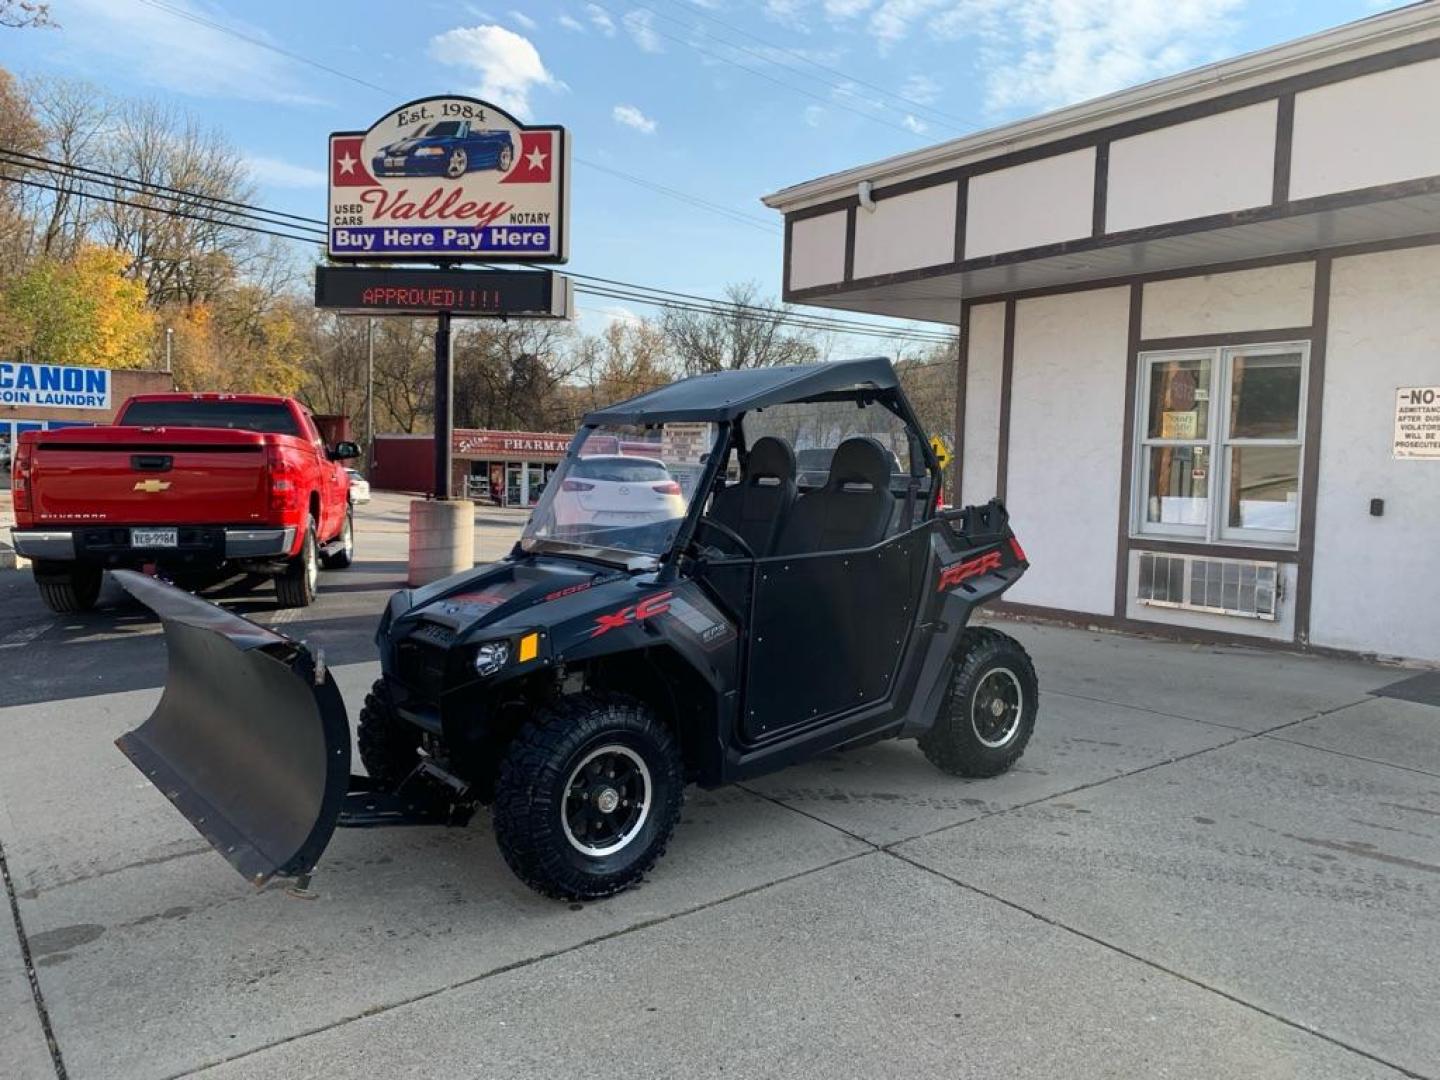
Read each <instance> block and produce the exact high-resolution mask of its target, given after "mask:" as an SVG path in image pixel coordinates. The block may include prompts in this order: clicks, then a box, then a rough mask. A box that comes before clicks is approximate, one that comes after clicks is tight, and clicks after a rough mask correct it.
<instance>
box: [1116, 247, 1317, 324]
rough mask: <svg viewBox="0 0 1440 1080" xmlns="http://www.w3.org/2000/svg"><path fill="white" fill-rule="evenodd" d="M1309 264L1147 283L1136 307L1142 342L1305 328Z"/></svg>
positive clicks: (1311, 278)
mask: <svg viewBox="0 0 1440 1080" xmlns="http://www.w3.org/2000/svg"><path fill="white" fill-rule="evenodd" d="M1314 287H1315V264H1314V263H1308V262H1306V263H1291V264H1286V265H1284V266H1266V267H1262V268H1260V269H1258V270H1237V271H1234V272H1233V273H1229V274H1204V275H1201V276H1198V277H1187V278H1175V279H1173V280H1170V281H1152V282H1149V283H1148V284H1146V286H1145V299H1144V302H1143V303H1142V305H1141V308H1140V336H1141V337H1142V338H1149V339H1153V338H1166V337H1182V336H1185V335H1190V334H1229V333H1235V332H1238V331H1243V330H1283V329H1288V328H1290V327H1292V326H1309V325H1310V320H1311V318H1312V315H1313V298H1314Z"/></svg>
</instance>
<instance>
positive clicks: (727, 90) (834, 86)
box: [0, 0, 1394, 318]
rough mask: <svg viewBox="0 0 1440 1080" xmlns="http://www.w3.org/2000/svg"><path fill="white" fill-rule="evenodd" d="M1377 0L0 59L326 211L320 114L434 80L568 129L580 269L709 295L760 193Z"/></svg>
mask: <svg viewBox="0 0 1440 1080" xmlns="http://www.w3.org/2000/svg"><path fill="white" fill-rule="evenodd" d="M1388 6H1394V5H1387V4H1383V3H1380V4H1377V3H1375V2H1373V0H1264V2H1248V3H1247V2H1245V0H595V2H588V0H495V2H479V3H464V2H455V0H451V2H447V3H433V2H430V0H409V2H408V3H404V4H396V3H376V2H370V0H352V2H349V3H343V4H342V3H331V2H320V0H314V2H307V0H286V2H273V0H52V3H51V9H52V13H53V15H54V17H55V19H56V20H57V21H58V22H59V23H60V24H61V29H59V30H52V31H24V32H17V31H0V64H4V65H5V66H6V67H8V68H9V69H11V70H12V71H14V72H16V73H17V74H19V75H22V76H26V75H34V74H42V73H50V74H59V75H65V76H70V77H77V78H83V79H86V80H89V81H90V82H92V83H94V84H95V85H97V86H99V87H101V88H103V89H105V90H107V91H111V92H113V93H116V94H119V95H126V96H146V97H153V98H157V99H160V100H163V101H166V102H169V103H171V104H173V105H175V106H177V107H180V108H184V109H187V110H189V111H191V112H193V113H194V114H196V115H197V116H198V117H200V118H201V119H202V121H203V122H205V123H207V124H210V125H213V126H214V127H215V128H217V129H219V130H221V131H222V132H223V133H224V134H225V135H226V136H227V137H228V138H229V139H230V140H231V141H232V142H233V143H234V144H235V145H236V146H237V147H238V148H239V149H240V150H241V151H242V152H243V153H244V155H245V156H246V157H247V159H249V161H250V162H251V164H252V171H253V174H254V177H255V180H256V184H257V188H258V191H259V199H258V201H259V202H261V203H263V204H265V205H267V206H270V207H274V208H277V209H283V210H288V211H291V212H294V213H304V214H311V215H314V216H317V217H319V216H323V214H324V197H325V189H324V183H325V167H326V160H325V155H326V135H327V133H328V132H330V131H332V130H344V129H362V128H365V127H367V126H369V124H370V123H371V122H372V121H373V120H375V119H376V118H378V117H379V116H380V115H382V114H383V113H385V112H386V111H388V109H389V108H390V107H391V106H393V105H396V104H399V103H401V102H403V101H405V100H408V99H411V98H415V97H420V96H424V95H426V94H430V93H441V92H466V93H472V94H477V95H479V96H482V97H486V98H489V99H491V100H493V101H494V102H495V103H496V104H499V105H502V106H505V107H507V108H509V109H511V110H512V111H515V112H517V113H519V114H520V115H521V116H522V117H524V118H528V119H530V120H531V121H535V122H546V123H562V124H565V125H567V126H568V127H569V128H570V129H571V132H572V139H573V148H574V154H575V156H576V158H577V159H579V160H580V161H581V162H582V163H581V164H578V165H577V166H576V168H575V172H574V183H573V192H572V205H573V210H572V221H573V232H572V243H571V264H572V266H573V267H574V269H576V270H579V271H582V272H585V273H591V274H600V275H605V276H609V277H616V278H621V279H624V280H627V281H633V282H639V283H645V284H651V285H658V286H661V287H664V288H669V289H677V290H681V291H686V292H697V293H703V294H706V295H718V294H719V292H720V290H721V289H722V288H723V286H724V285H725V284H726V283H727V282H731V281H740V280H753V281H756V282H758V283H759V284H760V285H761V286H762V288H764V289H765V290H766V291H767V292H770V293H775V294H778V292H779V287H780V264H781V236H780V228H779V223H778V219H777V218H776V217H775V215H773V214H772V213H771V212H770V211H769V210H767V209H765V208H764V207H763V206H761V205H760V203H759V201H758V200H759V197H760V196H761V195H763V194H766V193H768V192H771V191H774V190H776V189H777V188H780V187H783V186H786V185H788V184H792V183H796V182H798V181H802V180H806V179H810V178H812V177H815V176H819V175H821V174H823V173H826V172H831V171H834V170H836V169H841V168H846V167H849V166H853V165H857V164H860V163H863V162H865V161H871V160H875V159H878V158H882V157H885V156H888V155H890V154H895V153H900V152H903V151H905V150H909V149H914V148H917V147H920V146H925V145H928V144H932V143H935V142H940V141H944V140H945V139H948V138H953V137H955V136H957V135H961V134H965V133H968V132H971V131H974V130H977V129H979V128H982V127H989V126H993V125H995V124H998V123H1003V122H1004V121H1006V120H1011V119H1018V118H1021V117H1024V116H1029V115H1032V114H1034V113H1037V112H1041V111H1044V110H1046V109H1050V108H1054V107H1057V106H1060V105H1064V104H1068V103H1071V102H1074V101H1079V100H1083V99H1085V98H1088V97H1093V96H1096V95H1098V94H1102V93H1105V92H1107V91H1110V90H1115V89H1120V88H1123V87H1125V86H1130V85H1134V84H1135V83H1137V82H1142V81H1145V80H1147V79H1151V78H1155V77H1158V76H1161V75H1164V74H1168V73H1171V72H1174V71H1179V70H1183V69H1185V68H1188V67H1193V66H1195V65H1197V64H1202V63H1205V62H1208V61H1211V60H1215V59H1220V58H1223V57H1227V56H1233V55H1236V54H1239V53H1242V52H1248V51H1250V50H1253V49H1257V48H1263V47H1264V46H1267V45H1271V44H1275V43H1277V42H1281V41H1284V40H1287V39H1289V38H1293V37H1298V36H1301V35H1304V34H1308V33H1312V32H1314V31H1317V30H1321V29H1324V28H1327V27H1330V26H1334V25H1337V24H1339V23H1342V22H1347V21H1350V20H1352V19H1357V18H1361V17H1364V16H1366V15H1370V14H1373V13H1375V12H1376V11H1378V10H1381V9H1383V8H1385V7H1388ZM186 14H189V15H191V16H198V17H199V18H200V19H201V20H206V21H208V22H212V23H218V24H221V25H223V26H224V27H226V28H228V29H229V30H230V31H231V33H225V32H221V31H220V30H217V29H214V28H212V27H210V26H207V25H205V24H204V23H203V22H197V21H195V19H193V18H186V17H185V15H186ZM237 35H238V36H237ZM246 38H248V39H252V40H253V41H254V42H263V43H267V44H268V45H271V46H274V47H276V48H279V49H282V50H285V51H286V52H289V53H292V54H294V55H295V56H296V57H303V58H304V60H306V61H310V62H311V63H306V62H302V61H301V60H299V59H292V58H290V57H287V56H285V55H282V54H281V53H278V52H276V51H273V49H270V48H265V47H262V46H261V45H259V44H252V43H250V42H249V41H247V40H245V39H246ZM315 65H321V66H323V67H325V68H330V69H334V71H335V72H341V73H344V75H349V76H353V77H354V78H356V79H360V80H363V81H364V82H368V83H373V84H376V85H377V86H380V87H384V88H385V91H384V92H382V91H380V90H375V89H370V88H367V87H365V86H362V85H359V84H357V83H356V82H354V81H351V80H350V79H347V78H345V77H342V75H337V74H333V73H331V72H327V71H325V70H322V69H321V67H320V66H315ZM747 69H748V70H747ZM607 170H610V171H607ZM616 172H620V173H625V174H628V175H629V176H631V177H634V178H638V179H640V180H642V181H645V182H647V183H649V184H654V185H660V186H663V187H666V188H671V189H674V190H675V191H678V192H683V193H684V194H685V195H687V196H690V197H692V198H694V199H697V200H703V201H704V202H705V203H709V204H714V205H716V206H719V207H722V208H724V209H726V210H729V211H730V212H731V213H732V215H740V216H739V217H734V216H725V215H723V214H721V213H716V212H713V211H712V210H710V209H706V208H704V207H702V206H699V205H695V204H692V203H688V202H685V201H680V200H677V199H673V198H669V197H667V196H665V195H661V194H659V193H657V192H655V191H653V190H650V189H648V188H647V187H645V186H643V185H642V184H639V183H636V182H634V181H633V180H627V179H624V178H622V177H620V176H617V175H615V173H616ZM597 303H603V302H597ZM637 310H643V309H637ZM593 317H594V316H593V315H592V318H593Z"/></svg>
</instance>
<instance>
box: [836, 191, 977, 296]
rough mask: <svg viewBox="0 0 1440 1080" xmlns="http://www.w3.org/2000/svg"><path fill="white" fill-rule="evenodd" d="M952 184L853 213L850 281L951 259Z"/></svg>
mask: <svg viewBox="0 0 1440 1080" xmlns="http://www.w3.org/2000/svg"><path fill="white" fill-rule="evenodd" d="M958 198H959V188H958V185H956V184H954V183H949V184H937V185H936V186H935V187H928V188H923V189H922V190H920V191H912V192H910V193H908V194H905V195H895V196H892V197H890V198H884V199H878V200H877V201H876V203H875V209H874V210H873V211H872V210H866V209H865V208H863V207H861V208H860V209H859V210H856V211H855V276H856V277H857V278H863V277H873V276H874V275H876V274H891V273H894V272H895V271H897V270H914V269H917V268H918V267H922V266H935V265H937V264H939V263H948V262H950V261H951V260H953V259H954V258H955V209H956V203H957V199H958Z"/></svg>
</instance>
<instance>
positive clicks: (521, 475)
mask: <svg viewBox="0 0 1440 1080" xmlns="http://www.w3.org/2000/svg"><path fill="white" fill-rule="evenodd" d="M505 505H506V506H524V505H525V463H524V462H522V461H507V462H506V463H505Z"/></svg>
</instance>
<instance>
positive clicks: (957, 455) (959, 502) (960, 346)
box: [950, 300, 974, 506]
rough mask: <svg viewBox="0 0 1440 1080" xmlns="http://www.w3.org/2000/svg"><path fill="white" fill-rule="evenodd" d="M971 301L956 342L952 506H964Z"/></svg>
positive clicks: (965, 304)
mask: <svg viewBox="0 0 1440 1080" xmlns="http://www.w3.org/2000/svg"><path fill="white" fill-rule="evenodd" d="M973 306H974V305H973V304H972V303H971V302H970V301H969V300H962V301H960V328H959V333H958V335H957V336H956V342H955V351H956V358H955V452H954V453H953V454H952V455H951V457H952V459H953V462H952V464H953V465H954V466H955V490H954V491H952V492H951V493H950V503H951V505H952V506H964V505H965V503H964V501H963V499H962V498H961V492H962V491H963V490H964V487H965V409H966V389H967V386H966V384H967V383H968V382H969V379H970V308H971V307H973Z"/></svg>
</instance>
